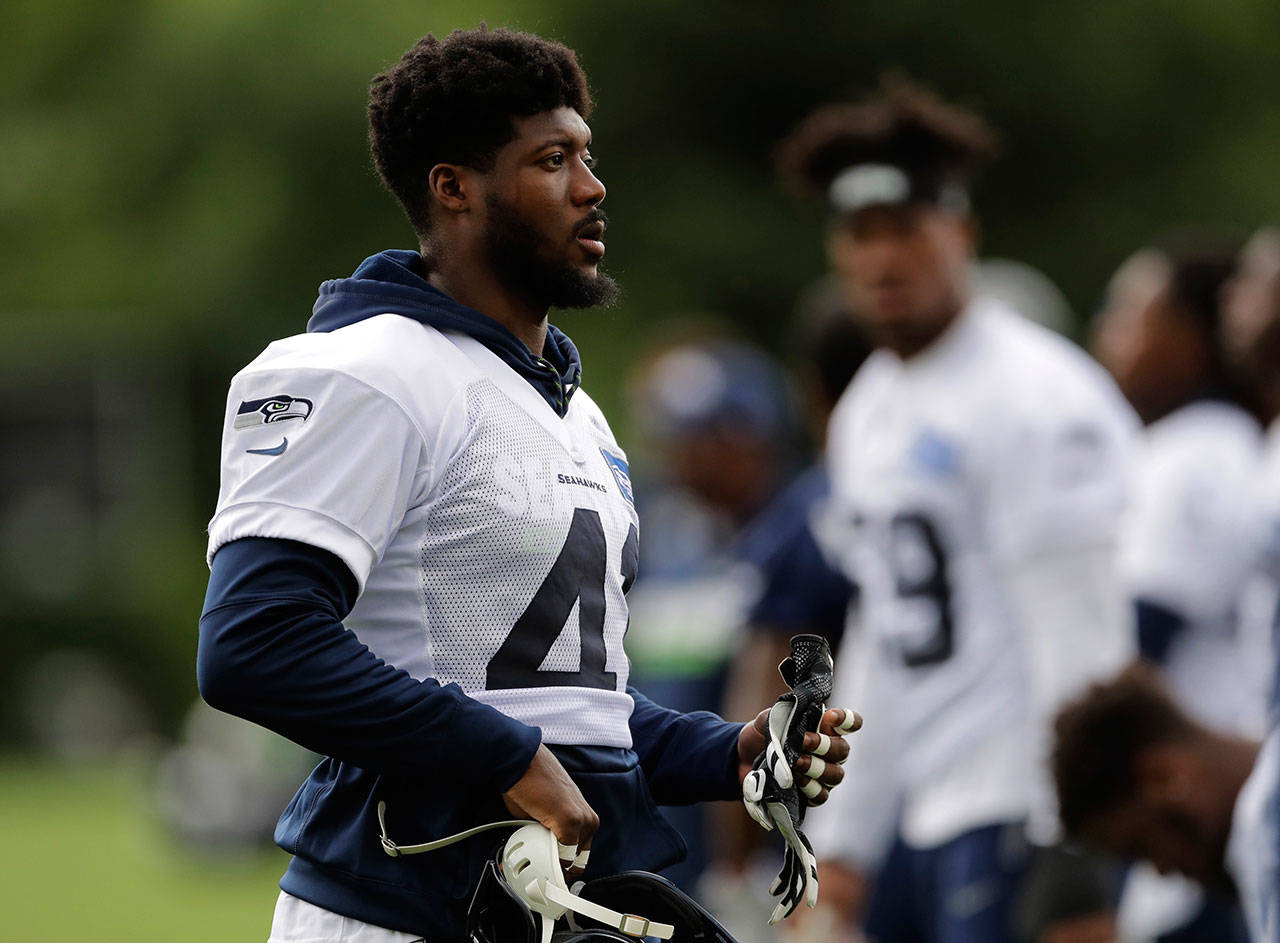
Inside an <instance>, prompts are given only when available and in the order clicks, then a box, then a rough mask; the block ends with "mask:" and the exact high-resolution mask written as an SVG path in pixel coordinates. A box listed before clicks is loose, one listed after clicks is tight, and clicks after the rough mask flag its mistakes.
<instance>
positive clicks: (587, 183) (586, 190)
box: [574, 164, 606, 206]
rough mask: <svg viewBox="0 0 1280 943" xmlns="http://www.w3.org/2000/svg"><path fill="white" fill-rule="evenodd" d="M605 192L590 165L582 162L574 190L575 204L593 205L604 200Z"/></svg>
mask: <svg viewBox="0 0 1280 943" xmlns="http://www.w3.org/2000/svg"><path fill="white" fill-rule="evenodd" d="M605 192H606V191H605V188H604V183H603V182H602V181H601V180H600V178H599V177H597V176H596V175H595V173H594V172H593V171H592V170H591V168H590V167H588V166H587V165H586V164H583V165H582V168H581V173H580V175H579V178H578V180H577V181H576V188H575V192H574V196H575V198H576V199H575V202H576V203H577V205H579V206H595V205H596V204H597V203H600V202H601V201H603V200H604V196H605Z"/></svg>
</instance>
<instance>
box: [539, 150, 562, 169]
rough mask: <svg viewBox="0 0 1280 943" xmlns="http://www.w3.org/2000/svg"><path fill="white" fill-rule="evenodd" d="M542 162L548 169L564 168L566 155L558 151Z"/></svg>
mask: <svg viewBox="0 0 1280 943" xmlns="http://www.w3.org/2000/svg"><path fill="white" fill-rule="evenodd" d="M542 162H543V163H544V164H546V165H547V166H548V167H562V166H564V154H562V153H561V152H560V151H556V152H555V153H554V154H550V155H548V156H546V157H544V158H542Z"/></svg>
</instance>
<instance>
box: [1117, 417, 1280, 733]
mask: <svg viewBox="0 0 1280 943" xmlns="http://www.w3.org/2000/svg"><path fill="white" fill-rule="evenodd" d="M1260 446H1261V430H1260V429H1259V427H1258V424H1257V422H1256V421H1255V420H1254V419H1253V417H1251V416H1250V415H1249V414H1248V413H1246V412H1245V411H1244V410H1242V409H1240V408H1239V407H1238V406H1234V405H1231V404H1229V403H1225V402H1220V401H1201V402H1196V403H1192V404H1190V405H1187V406H1184V407H1183V408H1181V409H1179V410H1177V411H1175V412H1173V413H1171V414H1169V415H1168V416H1166V417H1164V418H1163V419H1161V420H1159V421H1158V422H1156V423H1153V424H1152V425H1151V426H1150V428H1149V429H1148V430H1147V432H1146V435H1145V437H1144V438H1143V441H1142V443H1141V445H1140V447H1139V449H1138V453H1137V461H1136V464H1135V474H1134V489H1133V504H1132V507H1131V509H1130V512H1129V514H1128V515H1127V517H1126V519H1125V526H1124V530H1123V537H1122V540H1121V548H1122V549H1121V555H1120V561H1121V573H1122V574H1123V577H1124V580H1125V585H1126V588H1127V589H1128V592H1129V594H1130V596H1131V597H1132V598H1134V599H1142V600H1146V601H1149V602H1153V603H1156V604H1157V605H1159V606H1161V607H1162V608H1165V609H1167V610H1169V611H1171V612H1173V613H1175V614H1177V615H1178V616H1180V617H1181V618H1182V619H1183V620H1185V623H1186V625H1185V627H1184V628H1183V629H1182V631H1181V632H1180V633H1179V634H1178V636H1177V637H1176V638H1175V639H1174V641H1173V644H1172V646H1171V647H1170V650H1169V653H1168V659H1167V663H1166V666H1165V673H1166V675H1167V677H1168V679H1169V682H1170V685H1171V687H1172V689H1173V691H1174V693H1175V695H1176V696H1177V697H1178V698H1179V700H1180V701H1181V702H1182V704H1183V705H1184V706H1185V707H1186V708H1187V709H1188V710H1190V711H1191V712H1192V714H1193V715H1194V716H1196V717H1198V718H1199V719H1200V720H1202V721H1204V722H1205V723H1208V724H1209V725H1211V726H1214V727H1217V728H1220V729H1223V730H1228V731H1236V732H1252V733H1258V732H1260V729H1261V725H1262V724H1263V723H1264V721H1265V710H1264V709H1263V708H1264V705H1265V693H1264V689H1263V686H1264V685H1265V679H1266V677H1267V674H1268V673H1269V672H1268V670H1267V666H1266V665H1265V664H1259V663H1258V659H1257V658H1256V653H1255V652H1252V651H1251V650H1250V648H1249V646H1248V645H1247V644H1246V640H1245V639H1244V638H1243V635H1242V624H1241V616H1242V614H1243V611H1244V607H1245V604H1246V603H1245V594H1246V591H1247V589H1248V585H1249V579H1250V574H1251V571H1252V570H1253V569H1254V566H1255V561H1256V560H1257V557H1258V548H1257V547H1256V546H1255V543H1254V541H1253V540H1250V539H1246V538H1247V536H1248V535H1249V534H1251V533H1252V532H1253V531H1254V530H1255V528H1256V526H1257V522H1258V519H1259V517H1260V512H1259V508H1258V501H1257V496H1256V494H1255V493H1254V480H1255V477H1256V476H1257V473H1258V463H1259V461H1260Z"/></svg>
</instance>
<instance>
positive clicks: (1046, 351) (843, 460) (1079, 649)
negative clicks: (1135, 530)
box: [816, 299, 1137, 865]
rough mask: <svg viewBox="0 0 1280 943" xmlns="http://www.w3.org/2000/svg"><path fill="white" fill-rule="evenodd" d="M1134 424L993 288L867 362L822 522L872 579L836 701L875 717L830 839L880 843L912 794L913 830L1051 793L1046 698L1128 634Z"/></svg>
mask: <svg viewBox="0 0 1280 943" xmlns="http://www.w3.org/2000/svg"><path fill="white" fill-rule="evenodd" d="M1136 426H1137V423H1136V419H1135V418H1134V417H1133V415H1132V412H1131V411H1130V410H1129V408H1128V406H1127V404H1125V403H1124V401H1123V399H1122V398H1121V397H1120V395H1119V392H1118V391H1117V390H1116V389H1115V386H1114V384H1113V383H1112V382H1111V380H1110V378H1109V377H1107V376H1106V375H1105V374H1104V373H1103V372H1102V370H1101V368H1099V367H1098V366H1097V365H1096V364H1095V363H1093V361H1091V360H1089V359H1088V358H1087V357H1086V356H1085V354H1084V353H1083V352H1081V351H1080V350H1079V349H1078V348H1076V347H1074V345H1072V344H1070V343H1069V342H1068V341H1065V340H1063V339H1062V338H1060V337H1058V336H1057V335H1055V334H1052V333H1051V332H1050V331H1048V330H1046V329H1044V328H1042V327H1039V326H1038V325H1035V324H1032V323H1030V322H1028V321H1026V320H1025V319H1023V318H1021V317H1019V316H1018V315H1017V314H1015V313H1014V312H1012V311H1011V310H1010V309H1008V308H1007V307H1005V306H1004V305H1003V304H1001V303H1000V302H996V301H994V300H991V299H979V300H975V301H974V302H973V303H972V304H970V306H969V307H968V308H967V309H966V310H965V312H963V313H962V314H961V315H960V317H959V318H958V319H957V321H956V323H954V324H953V325H952V326H951V327H950V328H949V329H948V331H947V332H946V334H944V335H943V337H941V338H940V339H939V340H938V341H936V342H935V343H934V344H933V345H932V346H931V347H930V348H928V349H927V350H925V351H924V352H922V353H921V354H919V355H917V356H916V357H913V358H911V359H910V360H908V361H905V362H904V361H903V360H901V359H900V358H898V357H897V356H896V355H894V354H892V353H890V352H888V351H885V350H880V351H877V352H876V353H875V354H873V355H872V357H871V358H870V359H868V361H867V362H866V363H865V364H864V365H863V367H862V368H861V369H860V370H859V372H858V374H857V375H856V376H855V378H854V380H853V382H852V383H851V384H850V387H849V388H848V389H847V390H846V391H845V394H844V396H843V397H842V398H841V400H840V403H839V404H838V406H837V408H836V411H835V413H834V414H833V416H832V420H831V425H830V429H829V434H828V460H829V463H830V469H831V480H832V500H831V506H830V509H829V511H828V513H827V515H826V517H825V521H824V523H823V525H822V527H821V531H822V533H821V537H822V539H823V542H824V544H825V546H826V548H827V550H828V551H829V552H830V554H831V555H832V556H833V558H835V559H837V560H838V561H840V563H841V565H842V567H843V568H844V569H845V570H846V571H847V572H848V574H849V576H850V577H851V578H852V579H853V580H854V582H856V583H857V584H858V586H859V587H860V588H861V599H860V607H859V610H858V612H857V614H856V615H855V617H854V619H853V620H852V621H851V623H850V626H849V630H848V634H847V635H846V638H847V639H854V641H853V642H852V643H851V645H850V651H851V652H856V653H857V657H856V658H848V659H845V658H842V659H841V660H840V666H839V668H838V672H839V674H838V677H837V682H836V696H835V700H836V701H837V702H839V703H849V704H854V705H856V706H857V708H858V710H859V711H860V712H862V714H863V716H864V717H865V719H866V724H865V727H864V729H863V731H862V732H860V733H859V734H858V736H857V737H856V738H853V741H852V742H851V746H852V749H853V756H852V757H851V758H850V760H849V762H848V764H847V765H846V770H847V771H848V776H847V779H846V782H845V784H844V785H842V786H841V788H840V789H839V790H836V791H835V792H834V793H833V795H832V801H831V802H830V803H828V805H829V806H830V807H831V811H830V812H829V813H828V814H829V815H830V816H831V817H832V821H831V825H832V826H834V827H828V828H825V829H821V828H820V829H817V831H820V832H826V833H827V835H829V836H830V840H829V841H827V840H826V839H823V840H822V842H821V843H822V844H823V845H824V848H823V849H822V851H823V852H824V853H827V854H834V855H837V856H841V857H846V858H849V859H852V860H855V861H858V863H861V864H864V865H865V864H870V863H873V862H874V860H875V859H876V858H877V857H878V856H879V854H881V853H882V852H883V850H884V847H883V846H884V841H885V838H886V836H887V835H888V830H887V828H886V826H885V821H886V820H887V819H890V818H892V816H893V813H894V808H895V807H896V806H897V804H898V802H899V801H900V802H901V803H902V834H903V837H904V838H905V839H906V840H907V841H908V843H910V844H913V845H916V846H933V845H937V844H940V843H942V842H944V841H947V840H950V839H951V838H954V837H956V836H958V835H959V834H961V833H963V832H964V831H966V830H968V829H970V828H976V827H980V826H982V825H986V824H992V823H996V822H1001V821H1015V820H1018V819H1021V818H1024V817H1026V816H1028V815H1029V814H1031V812H1032V811H1033V807H1034V806H1035V805H1036V804H1037V803H1038V802H1040V803H1043V801H1044V799H1043V794H1044V793H1045V791H1046V790H1047V780H1046V777H1045V776H1044V775H1043V773H1042V769H1043V763H1044V756H1043V750H1044V740H1045V733H1044V730H1043V729H1042V728H1046V727H1047V724H1048V720H1049V717H1050V716H1051V714H1052V711H1053V710H1054V709H1055V708H1056V707H1057V706H1058V704H1059V703H1060V702H1061V700H1062V699H1063V698H1065V697H1069V696H1071V695H1072V694H1074V693H1076V691H1077V690H1078V689H1079V687H1080V686H1081V685H1082V684H1083V683H1085V682H1086V681H1088V680H1090V679H1093V678H1096V677H1099V676H1101V675H1104V674H1106V673H1108V672H1110V671H1111V670H1114V669H1115V668H1118V667H1119V666H1120V665H1121V664H1123V663H1124V662H1125V661H1126V660H1128V658H1129V657H1131V655H1132V635H1131V624H1130V623H1129V622H1128V620H1127V619H1126V618H1125V607H1124V599H1123V594H1122V593H1121V591H1120V588H1119V585H1118V581H1117V580H1116V579H1115V576H1114V553H1115V540H1116V534H1117V529H1118V525H1119V520H1120V517H1121V514H1122V512H1123V509H1124V506H1125V502H1126V500H1127V484H1128V482H1127V476H1128V466H1129V456H1130V451H1131V446H1132V441H1133V435H1134V433H1135V431H1136ZM1077 623H1078V625H1077ZM886 796H887V797H888V798H887V799H886ZM873 807H874V808H875V809H877V810H878V811H877V813H876V814H875V815H872V816H870V817H871V818H875V819H877V821H876V822H874V823H872V822H869V821H868V820H867V819H868V816H867V815H866V814H865V812H863V811H861V810H865V809H867V808H873ZM816 811H818V812H819V815H821V814H822V812H821V810H816ZM1050 817H1052V811H1051V807H1050ZM846 819H847V821H846ZM824 821H827V820H826V819H824ZM859 844H860V845H861V846H862V847H861V848H854V847H852V846H856V845H859ZM842 845H843V846H844V847H841V846H842ZM874 846H879V847H874Z"/></svg>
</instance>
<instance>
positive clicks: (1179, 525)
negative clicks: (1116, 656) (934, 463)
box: [1093, 233, 1267, 941]
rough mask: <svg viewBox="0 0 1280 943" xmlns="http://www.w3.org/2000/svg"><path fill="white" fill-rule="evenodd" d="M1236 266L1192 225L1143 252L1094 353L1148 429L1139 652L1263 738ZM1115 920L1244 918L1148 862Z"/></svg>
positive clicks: (1158, 923) (1216, 936) (1131, 531)
mask: <svg viewBox="0 0 1280 943" xmlns="http://www.w3.org/2000/svg"><path fill="white" fill-rule="evenodd" d="M1234 264H1235V252H1234V247H1233V246H1232V245H1230V244H1229V243H1226V242H1224V241H1222V240H1220V239H1217V238H1214V237H1210V236H1206V235H1199V234H1194V233H1176V234H1172V235H1170V236H1168V237H1165V238H1164V239H1161V240H1158V241H1157V242H1156V243H1155V244H1154V245H1152V246H1149V247H1147V248H1144V249H1142V250H1140V251H1139V252H1137V253H1135V254H1134V255H1133V256H1131V257H1130V258H1129V259H1128V260H1127V261H1126V262H1125V263H1124V264H1123V265H1122V266H1121V267H1120V268H1119V270H1118V271H1117V272H1116V274H1115V276H1114V278H1113V279H1112V281H1111V285H1110V287H1109V289H1108V291H1107V297H1106V301H1105V303H1104V305H1103V307H1102V309H1101V311H1100V312H1099V314H1098V317H1097V319H1096V321H1095V324H1094V340H1093V349H1094V353H1095V354H1096V356H1097V357H1098V359H1099V361H1100V362H1101V363H1102V365H1103V366H1104V367H1106V368H1107V370H1108V371H1109V372H1110V373H1111V375H1112V376H1114V377H1115V379H1116V382H1117V383H1118V384H1119V386H1120V389H1121V391H1122V392H1123V393H1124V394H1125V396H1126V397H1127V398H1128V400H1129V402H1130V403H1131V404H1132V405H1133V407H1134V409H1135V410H1137V412H1138V415H1139V416H1140V417H1141V418H1142V420H1143V422H1144V423H1145V424H1146V431H1145V435H1144V436H1143V439H1142V442H1141V445H1140V448H1139V450H1138V452H1137V456H1136V460H1135V473H1134V481H1135V484H1134V499H1133V504H1132V506H1131V508H1130V511H1129V514H1128V516H1127V518H1126V521H1125V525H1124V530H1123V534H1122V540H1121V553H1120V567H1121V574H1122V577H1123V579H1124V581H1125V586H1126V588H1127V590H1128V593H1129V595H1130V598H1131V600H1132V604H1133V608H1134V615H1135V621H1136V625H1137V631H1138V646H1139V651H1140V652H1141V654H1142V656H1143V657H1144V658H1146V659H1147V660H1148V661H1149V662H1150V663H1151V664H1153V665H1158V666H1159V667H1160V669H1161V670H1162V672H1163V674H1164V676H1165V678H1166V679H1167V681H1168V684H1169V687H1170V690H1171V692H1172V693H1173V695H1174V697H1175V698H1176V699H1177V701H1178V703H1179V704H1180V705H1181V706H1182V708H1183V709H1184V710H1185V711H1187V713H1188V714H1190V716H1192V717H1194V718H1196V720H1197V721H1199V722H1200V723H1204V724H1208V725H1210V726H1212V727H1214V728H1217V729H1221V730H1225V731H1230V732H1233V733H1238V734H1251V735H1254V734H1258V733H1260V732H1261V730H1262V729H1264V725H1265V703H1266V684H1267V678H1266V670H1265V664H1266V662H1265V659H1259V658H1258V657H1256V656H1257V653H1256V651H1255V650H1254V647H1253V646H1252V645H1251V644H1250V642H1251V639H1250V638H1248V637H1247V635H1246V626H1245V624H1244V622H1243V616H1244V610H1245V606H1246V602H1247V599H1246V597H1247V594H1248V593H1249V591H1250V581H1251V575H1252V569H1253V563H1254V559H1255V557H1256V555H1257V548H1256V547H1255V546H1254V542H1253V541H1251V540H1249V539H1245V538H1246V537H1247V535H1248V534H1250V533H1251V532H1252V531H1253V530H1254V526H1255V521H1256V519H1257V516H1258V507H1257V502H1256V500H1255V495H1254V487H1253V482H1254V478H1255V476H1256V474H1257V466H1258V461H1259V446H1260V438H1261V430H1260V428H1259V426H1258V423H1257V420H1256V419H1255V418H1254V416H1253V415H1252V414H1251V413H1250V412H1249V411H1248V410H1247V409H1246V408H1245V407H1244V405H1243V404H1242V402H1241V394H1240V392H1239V391H1238V390H1237V389H1236V384H1235V382H1234V380H1233V378H1232V376H1231V374H1230V371H1229V370H1228V367H1227V364H1226V362H1225V358H1224V356H1223V353H1222V346H1221V341H1220V337H1221V332H1220V330H1219V310H1220V303H1219V298H1220V296H1221V294H1222V287H1223V285H1224V284H1225V283H1226V281H1227V279H1228V278H1229V277H1230V275H1231V271H1232V269H1233V267H1234ZM1120 922H1121V929H1122V930H1123V931H1124V932H1126V933H1127V934H1129V935H1132V936H1139V937H1142V938H1150V939H1154V938H1157V937H1159V938H1160V939H1170V938H1172V939H1177V940H1186V941H1191V940H1229V939H1231V933H1232V932H1233V929H1234V928H1235V927H1236V925H1237V924H1238V921H1237V920H1236V918H1235V916H1234V915H1233V914H1232V913H1230V911H1229V910H1228V909H1227V908H1224V907H1222V906H1220V905H1219V904H1218V903H1217V902H1216V901H1214V900H1209V901H1205V900H1203V895H1202V894H1201V893H1200V892H1199V889H1198V888H1196V887H1195V886H1194V885H1193V884H1191V883H1190V882H1187V881H1186V880H1184V879H1176V878H1175V879H1161V878H1160V877H1159V876H1158V875H1156V874H1155V873H1154V871H1152V870H1151V869H1150V868H1149V867H1146V866H1141V865H1140V866H1138V867H1136V868H1134V869H1132V870H1131V871H1130V873H1129V875H1128V878H1127V880H1126V885H1125V891H1124V897H1123V899H1122V903H1121V907H1120ZM1169 934H1173V936H1172V937H1170V936H1167V935H1169Z"/></svg>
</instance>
